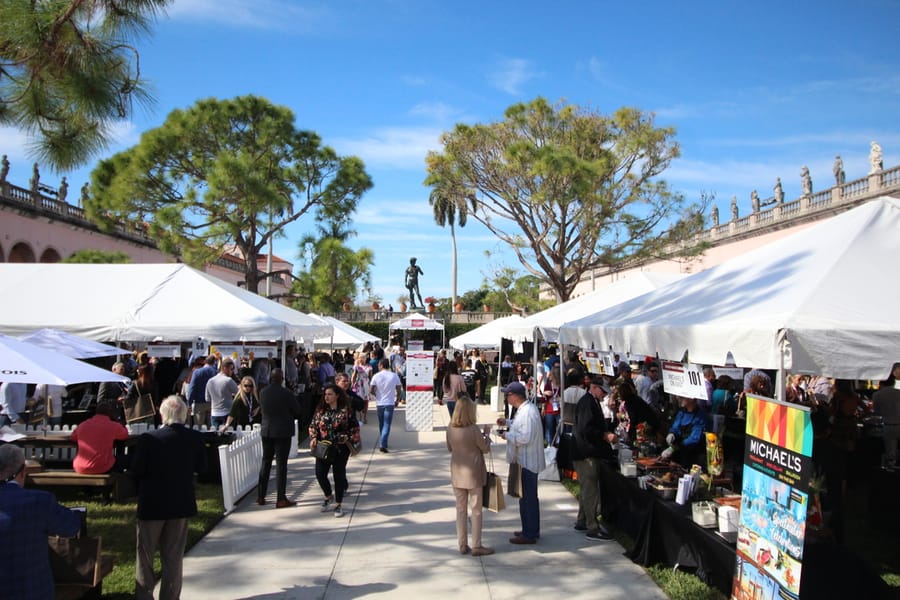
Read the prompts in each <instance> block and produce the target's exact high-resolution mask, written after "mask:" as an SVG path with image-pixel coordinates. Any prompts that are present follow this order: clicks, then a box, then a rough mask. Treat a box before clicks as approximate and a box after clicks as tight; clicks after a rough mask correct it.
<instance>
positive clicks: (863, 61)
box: [0, 0, 900, 306]
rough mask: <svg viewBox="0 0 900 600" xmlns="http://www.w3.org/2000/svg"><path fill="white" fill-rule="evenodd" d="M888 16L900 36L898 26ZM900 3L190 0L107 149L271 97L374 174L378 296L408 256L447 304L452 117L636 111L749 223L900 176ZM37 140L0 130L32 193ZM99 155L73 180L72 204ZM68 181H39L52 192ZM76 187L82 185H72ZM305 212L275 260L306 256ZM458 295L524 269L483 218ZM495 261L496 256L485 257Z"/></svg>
mask: <svg viewBox="0 0 900 600" xmlns="http://www.w3.org/2000/svg"><path fill="white" fill-rule="evenodd" d="M891 23H893V24H894V25H891ZM897 23H900V1H897V0H859V1H857V2H854V3H847V2H837V1H835V0H823V1H819V2H807V1H797V2H770V1H761V2H755V3H748V2H740V3H739V2H730V1H724V2H723V1H721V0H720V1H718V2H700V1H697V2H656V1H649V2H641V3H631V2H609V1H600V0H596V1H587V0H585V1H580V2H575V1H570V0H560V1H559V2H546V1H541V2H538V1H532V0H518V1H515V2H511V1H510V2H500V1H495V2H490V1H487V2H486V1H483V0H482V1H480V2H472V1H470V0H453V1H449V0H448V1H438V0H335V1H333V2H324V1H322V2H306V1H300V0H298V1H290V0H176V1H175V3H174V5H173V6H171V7H170V8H169V10H168V12H167V15H165V16H163V17H161V18H160V19H159V21H158V23H157V24H156V25H155V26H154V28H153V32H152V34H151V35H150V36H148V37H146V38H144V39H141V40H139V41H138V42H137V44H136V45H137V47H138V49H139V51H140V53H141V71H142V74H143V75H144V76H145V77H146V78H147V79H148V80H149V81H150V84H151V86H152V91H153V94H154V96H155V98H156V101H155V103H154V104H153V105H152V106H151V107H149V108H147V109H139V110H138V112H137V114H135V115H134V117H133V118H132V119H131V120H130V121H128V122H124V123H120V124H117V127H116V130H117V132H118V134H117V140H118V141H117V144H116V145H115V146H114V147H112V148H111V149H110V151H109V153H108V154H112V153H113V152H115V151H117V150H121V149H124V148H127V147H129V146H131V145H133V144H135V143H136V142H137V140H138V138H139V136H140V134H141V132H143V131H145V130H147V129H150V128H153V127H156V126H159V125H160V124H161V123H162V122H163V121H164V119H165V117H166V115H167V114H168V113H169V112H170V111H171V110H172V109H175V108H187V107H189V106H191V105H192V104H194V103H195V102H196V101H197V100H199V99H202V98H208V97H218V98H231V97H234V96H238V95H243V94H256V95H260V96H264V97H267V98H269V99H270V100H271V101H273V102H275V103H277V104H282V105H286V106H288V107H290V108H291V109H292V110H293V111H294V113H295V114H296V117H297V126H298V127H299V128H304V129H312V130H315V131H316V132H318V133H319V134H320V135H321V136H322V138H323V141H324V143H326V144H328V145H330V146H332V147H334V148H335V149H336V150H337V151H338V152H339V153H341V154H355V155H358V156H360V157H361V158H362V159H363V160H364V161H365V163H366V167H367V170H368V171H369V173H370V174H371V175H372V177H373V179H374V183H375V187H374V188H373V189H372V190H371V191H370V192H369V193H367V194H366V195H365V197H364V198H363V200H362V202H361V203H360V207H359V211H358V212H357V215H356V219H355V229H356V230H357V232H358V234H359V235H358V237H357V238H356V239H355V240H353V241H352V243H351V245H353V246H361V245H364V246H367V247H369V248H372V249H373V250H374V251H375V267H374V269H373V289H374V291H375V293H377V294H379V295H381V296H382V297H383V299H384V301H385V302H392V303H394V304H395V306H396V298H397V296H398V295H399V294H401V293H404V292H405V290H404V288H403V278H402V273H403V270H404V268H405V266H406V264H407V262H408V258H409V257H410V256H413V255H415V256H417V257H418V258H419V264H420V265H421V267H422V269H423V270H424V272H425V275H424V276H423V277H422V278H421V279H420V285H421V289H422V293H423V296H427V295H434V296H449V295H450V276H449V272H450V269H449V256H450V237H449V229H441V228H439V227H437V226H436V225H434V220H433V217H432V212H431V208H430V207H429V205H428V202H427V199H428V189H427V188H426V187H424V186H423V185H422V181H423V179H424V178H425V168H424V156H425V154H426V152H427V151H428V150H431V149H439V144H438V138H439V136H440V134H441V133H442V132H443V131H446V130H449V129H451V128H452V127H453V125H454V124H456V123H459V122H465V123H485V122H490V121H495V120H499V119H501V118H502V115H503V111H504V110H505V109H506V108H507V107H508V106H510V105H511V104H513V103H516V102H520V101H529V100H531V99H533V98H535V97H536V96H544V97H546V98H548V99H549V100H551V101H553V102H556V101H559V100H565V101H566V102H569V103H574V104H579V105H583V106H587V107H590V108H592V109H596V110H599V111H602V112H604V113H610V112H612V111H614V110H615V109H617V108H619V107H621V106H635V107H638V108H640V109H643V110H646V111H652V112H654V113H655V114H656V118H657V123H658V124H659V125H666V126H673V127H675V128H676V130H677V140H678V141H679V143H680V144H681V147H682V157H681V158H680V159H679V160H677V161H676V162H674V163H673V165H672V166H671V167H670V169H669V170H668V171H667V172H666V173H665V175H664V177H665V179H667V180H668V181H669V182H670V183H671V184H672V186H673V187H674V188H675V189H676V190H677V191H680V192H682V193H683V194H685V196H687V197H688V198H689V199H696V198H698V197H699V195H700V193H701V192H704V191H705V192H712V193H715V194H716V198H717V200H716V204H717V205H718V206H719V210H720V213H721V214H723V215H727V214H729V209H728V206H729V203H730V198H731V196H732V195H736V196H737V197H738V201H739V205H740V207H741V214H742V215H744V214H747V213H748V212H749V210H750V192H751V191H752V190H754V189H757V190H758V191H759V195H760V197H761V198H763V199H765V198H767V197H769V196H771V194H772V186H773V185H774V183H775V178H776V177H781V179H782V182H783V185H784V190H785V195H786V197H787V199H788V200H790V199H793V198H795V197H797V196H798V195H799V191H800V168H801V166H803V165H808V166H809V169H810V172H811V175H812V179H813V186H814V190H820V189H823V188H825V187H828V186H830V185H831V184H832V182H833V177H832V174H831V165H832V162H833V160H834V156H835V154H840V155H841V156H842V158H843V160H844V166H845V170H846V172H847V178H848V180H850V179H856V178H859V177H863V176H864V175H865V174H866V172H867V171H868V161H867V155H868V150H869V143H870V141H872V140H877V141H878V142H879V143H880V144H881V146H882V148H883V149H884V163H885V166H895V165H897V164H900V118H898V117H900V41H898V39H900V36H898V35H897V32H898V27H897ZM26 144H27V139H26V138H24V136H22V135H21V134H20V133H18V132H15V131H12V130H10V129H8V128H7V129H2V128H0V153H5V154H8V155H9V156H10V160H11V162H12V170H11V173H10V180H11V181H12V182H13V183H18V184H19V185H27V182H28V179H29V177H30V175H31V169H30V167H29V165H30V164H31V162H32V160H31V159H30V158H28V157H27V156H26V153H25V150H24V148H25V146H26ZM94 164H95V162H94V161H92V162H91V163H90V164H89V165H87V166H86V167H85V168H83V169H81V170H78V171H75V172H71V173H65V174H66V175H67V176H68V179H69V183H70V190H72V192H70V197H72V196H75V195H76V194H77V190H78V189H79V188H80V187H81V184H82V183H83V182H84V181H87V180H88V179H89V173H90V170H91V169H92V168H93V166H94ZM61 175H63V174H54V173H52V172H49V171H48V170H46V169H42V181H44V182H45V183H48V184H55V183H56V182H58V181H59V177H60V176H61ZM73 192H74V193H73ZM313 229H314V224H313V223H312V222H311V221H310V220H309V219H306V220H301V221H300V222H299V223H298V224H296V225H294V226H292V227H291V228H290V229H289V230H288V238H286V239H283V240H279V241H277V242H276V245H275V253H276V254H278V255H280V256H282V257H284V258H286V259H288V260H292V261H294V262H295V263H297V259H296V254H297V251H296V243H297V240H299V239H300V238H301V237H302V235H303V234H304V233H307V232H311V231H313ZM457 239H458V244H459V261H460V277H459V291H460V292H464V291H466V290H469V289H474V288H477V287H478V286H479V285H480V284H481V281H482V279H483V278H484V275H485V273H486V271H487V267H488V264H489V263H490V264H493V265H495V266H501V265H503V266H512V267H516V268H519V269H521V267H520V265H519V264H518V262H517V261H516V259H515V257H514V256H512V255H511V254H510V253H505V252H503V248H502V246H498V244H497V241H496V240H495V239H494V238H493V237H492V235H491V234H490V232H488V231H487V230H486V229H484V228H482V227H480V226H479V225H478V224H477V223H475V222H474V221H471V220H470V222H469V224H468V225H467V226H466V227H465V228H464V229H461V230H459V231H458V234H457ZM485 251H491V252H493V253H495V255H494V258H492V259H491V261H488V260H487V259H486V257H485Z"/></svg>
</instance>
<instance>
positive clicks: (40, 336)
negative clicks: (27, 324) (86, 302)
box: [19, 329, 127, 358]
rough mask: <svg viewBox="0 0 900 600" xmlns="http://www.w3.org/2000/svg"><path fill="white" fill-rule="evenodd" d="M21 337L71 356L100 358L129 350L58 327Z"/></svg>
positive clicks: (30, 342)
mask: <svg viewBox="0 0 900 600" xmlns="http://www.w3.org/2000/svg"><path fill="white" fill-rule="evenodd" d="M19 339H20V340H22V341H23V342H28V343H29V344H34V345H35V346H40V347H41V348H44V349H46V350H53V351H54V352H59V353H61V354H65V355H66V356H68V357H69V358H99V357H101V356H115V355H116V354H124V353H126V352H127V350H123V349H122V348H117V347H116V346H110V345H109V344H101V343H100V342H95V341H94V340H89V339H87V338H83V337H81V336H80V335H74V334H72V333H66V332H65V331H59V330H58V329H38V330H37V331H32V332H31V333H29V334H27V335H23V336H19Z"/></svg>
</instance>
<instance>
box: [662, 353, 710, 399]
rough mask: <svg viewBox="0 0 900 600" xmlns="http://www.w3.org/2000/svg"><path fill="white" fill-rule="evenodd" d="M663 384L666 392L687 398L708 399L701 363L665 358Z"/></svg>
mask: <svg viewBox="0 0 900 600" xmlns="http://www.w3.org/2000/svg"><path fill="white" fill-rule="evenodd" d="M662 377H663V386H664V387H665V390H666V393H668V394H674V395H676V396H684V397H686V398H698V399H700V400H706V399H707V394H706V384H705V383H704V381H703V369H702V368H701V367H700V365H695V364H690V363H688V364H685V363H680V362H673V361H667V360H664V361H663V363H662Z"/></svg>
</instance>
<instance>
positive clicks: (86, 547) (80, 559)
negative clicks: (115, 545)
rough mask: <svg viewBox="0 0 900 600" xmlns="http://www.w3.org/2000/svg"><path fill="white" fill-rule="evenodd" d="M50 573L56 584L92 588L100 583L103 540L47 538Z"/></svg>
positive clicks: (90, 538)
mask: <svg viewBox="0 0 900 600" xmlns="http://www.w3.org/2000/svg"><path fill="white" fill-rule="evenodd" d="M47 546H48V548H47V550H48V555H49V557H48V558H49V560H50V571H51V572H52V573H53V582H54V583H56V584H80V585H89V586H91V587H93V586H95V585H97V584H98V583H100V580H101V577H100V568H101V567H100V551H101V546H102V544H101V538H99V537H88V538H68V537H60V536H56V535H51V536H49V537H48V538H47Z"/></svg>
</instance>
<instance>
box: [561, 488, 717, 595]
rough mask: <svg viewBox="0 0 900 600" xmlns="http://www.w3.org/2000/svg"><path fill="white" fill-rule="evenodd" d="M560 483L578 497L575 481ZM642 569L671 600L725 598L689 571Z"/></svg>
mask: <svg viewBox="0 0 900 600" xmlns="http://www.w3.org/2000/svg"><path fill="white" fill-rule="evenodd" d="M562 484H563V486H564V487H565V488H566V489H567V490H568V491H569V493H570V494H572V495H573V496H575V497H576V498H577V497H578V493H579V491H580V490H581V486H580V485H579V483H578V482H577V481H573V480H571V479H563V480H562ZM606 525H607V529H608V530H609V532H610V533H612V534H613V537H615V539H616V541H617V542H618V543H619V544H620V545H621V546H622V547H623V548H626V549H630V548H631V547H632V546H634V540H632V539H631V538H630V537H628V536H627V535H626V534H624V533H623V532H622V531H619V530H618V529H616V527H615V526H614V525H609V524H606ZM644 571H646V572H647V574H648V575H649V576H650V577H651V578H652V579H653V581H654V582H656V585H658V586H659V587H660V589H661V590H662V591H663V593H665V595H666V596H668V597H669V598H670V599H671V600H722V599H724V598H725V596H723V595H722V593H721V592H720V591H719V590H717V589H716V588H714V587H710V586H708V585H706V584H705V583H703V582H702V581H700V579H699V578H697V577H696V576H694V575H691V574H690V573H685V572H684V571H678V570H673V569H672V568H671V567H666V566H663V565H652V566H650V567H647V568H645V569H644Z"/></svg>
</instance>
